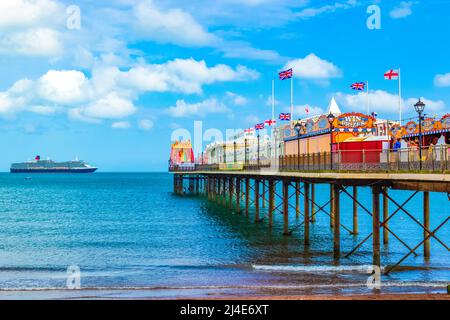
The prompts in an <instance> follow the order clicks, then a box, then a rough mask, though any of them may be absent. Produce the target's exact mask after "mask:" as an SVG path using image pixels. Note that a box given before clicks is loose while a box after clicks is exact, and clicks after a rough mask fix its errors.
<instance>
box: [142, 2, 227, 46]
mask: <svg viewBox="0 0 450 320" xmlns="http://www.w3.org/2000/svg"><path fill="white" fill-rule="evenodd" d="M134 16H135V18H136V20H135V27H136V29H137V30H138V32H139V34H140V35H141V36H142V37H144V38H147V39H150V40H155V41H157V42H161V43H173V44H178V45H184V46H205V45H211V44H213V43H214V42H216V41H218V38H217V37H216V36H214V35H213V34H211V33H209V32H208V31H207V30H205V29H204V28H203V26H202V25H200V24H199V23H198V22H197V21H196V20H195V19H194V18H193V17H192V16H191V15H190V14H189V13H188V12H186V11H183V10H181V9H170V10H167V11H163V10H161V9H159V8H157V7H156V6H155V5H154V3H153V1H143V2H139V3H138V4H137V5H136V6H135V7H134Z"/></svg>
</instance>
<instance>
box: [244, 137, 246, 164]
mask: <svg viewBox="0 0 450 320" xmlns="http://www.w3.org/2000/svg"><path fill="white" fill-rule="evenodd" d="M246 165H247V138H245V139H244V166H246Z"/></svg>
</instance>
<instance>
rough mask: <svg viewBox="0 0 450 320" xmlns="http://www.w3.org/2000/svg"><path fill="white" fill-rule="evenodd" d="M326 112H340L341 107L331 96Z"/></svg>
mask: <svg viewBox="0 0 450 320" xmlns="http://www.w3.org/2000/svg"><path fill="white" fill-rule="evenodd" d="M328 113H332V114H341V113H342V112H341V109H340V108H339V106H338V104H337V103H336V100H335V99H334V97H333V98H331V101H330V104H329V105H328V111H327V114H328Z"/></svg>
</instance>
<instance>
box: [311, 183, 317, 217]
mask: <svg viewBox="0 0 450 320" xmlns="http://www.w3.org/2000/svg"><path fill="white" fill-rule="evenodd" d="M315 203H316V185H315V184H314V183H311V222H312V223H314V222H316V205H315Z"/></svg>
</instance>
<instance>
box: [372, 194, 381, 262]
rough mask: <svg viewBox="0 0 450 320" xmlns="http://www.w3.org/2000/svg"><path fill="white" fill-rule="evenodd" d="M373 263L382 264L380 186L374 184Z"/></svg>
mask: <svg viewBox="0 0 450 320" xmlns="http://www.w3.org/2000/svg"><path fill="white" fill-rule="evenodd" d="M372 264H373V265H375V266H380V187H379V186H372Z"/></svg>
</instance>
